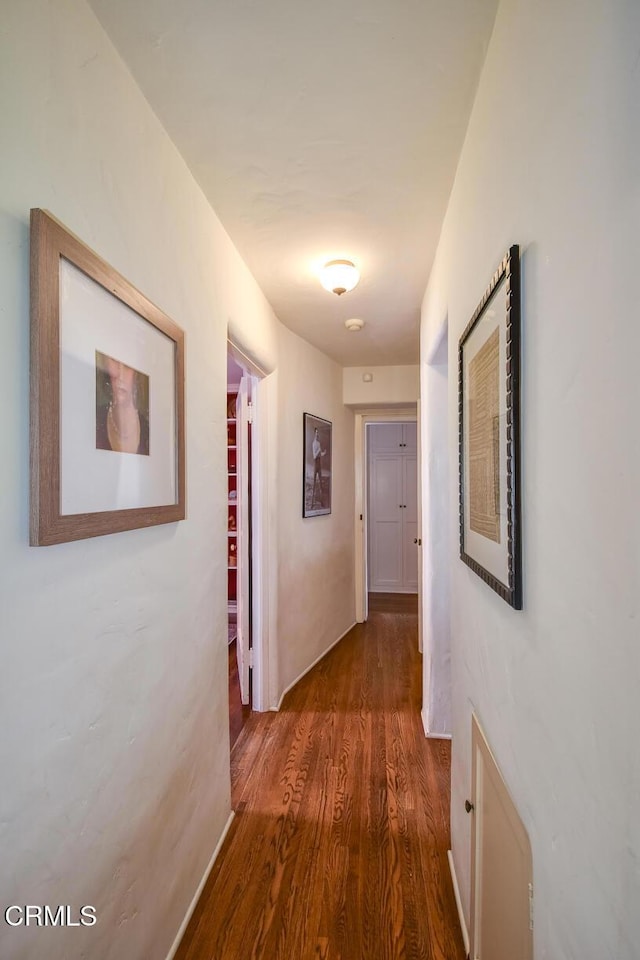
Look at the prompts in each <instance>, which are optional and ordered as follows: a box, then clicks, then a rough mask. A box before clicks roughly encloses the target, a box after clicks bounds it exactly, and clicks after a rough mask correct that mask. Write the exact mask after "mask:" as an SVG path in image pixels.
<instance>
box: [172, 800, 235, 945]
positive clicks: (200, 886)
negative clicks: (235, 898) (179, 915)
mask: <svg viewBox="0 0 640 960" xmlns="http://www.w3.org/2000/svg"><path fill="white" fill-rule="evenodd" d="M234 817H235V813H234V812H233V810H232V811H231V814H230V815H229V819H228V820H227V822H226V824H225V827H224V830H223V831H222V834H221V836H220V839H219V840H218V842H217V844H216V848H215V850H214V851H213V854H212V856H211V860H209V863H208V864H207V868H206V870H205V871H204V874H203V877H202V880H201V881H200V883H199V884H198V889H197V890H196V892H195V894H194V896H193V900H192V901H191V903H190V904H189V908H188V910H187V912H186V914H185V917H184V920H183V921H182V923H181V924H180V929H179V930H178V932H177V934H176V938H175V940H174V941H173V944H172V946H171V949H170V950H169V953H168V954H167V960H173V958H174V957H175V955H176V953H177V952H178V947H179V946H180V942H181V940H182V938H183V937H184V934H185V930H186V929H187V927H188V926H189V920H191V917H192V915H193V911H194V910H195V908H196V906H197V904H198V900H199V899H200V894H201V893H202V891H203V890H204V885H205V883H206V882H207V880H208V879H209V874H210V873H211V870H212V869H213V865H214V863H215V862H216V859H217V856H218V854H219V853H220V850H221V848H222V844H223V843H224V838H225V837H226V835H227V834H228V832H229V827H230V826H231V824H232V823H233V818H234Z"/></svg>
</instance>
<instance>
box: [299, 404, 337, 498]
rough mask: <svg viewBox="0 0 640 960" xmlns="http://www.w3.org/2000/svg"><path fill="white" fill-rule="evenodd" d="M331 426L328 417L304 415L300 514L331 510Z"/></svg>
mask: <svg viewBox="0 0 640 960" xmlns="http://www.w3.org/2000/svg"><path fill="white" fill-rule="evenodd" d="M331 430H332V424H331V422H330V421H329V420H323V419H322V418H321V417H315V416H313V414H311V413H305V414H304V415H303V464H302V477H303V484H302V516H303V517H321V516H324V515H325V514H328V513H331Z"/></svg>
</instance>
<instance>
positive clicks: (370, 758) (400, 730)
mask: <svg viewBox="0 0 640 960" xmlns="http://www.w3.org/2000/svg"><path fill="white" fill-rule="evenodd" d="M416 634H417V616H416V615H415V614H413V613H399V614H396V613H384V612H372V613H371V614H370V619H369V621H368V622H367V623H366V624H362V625H358V626H357V627H355V628H354V629H353V630H352V631H351V632H350V633H349V634H348V635H347V636H346V637H345V638H344V640H342V641H341V642H340V643H339V644H338V645H337V646H336V647H335V648H334V649H333V650H332V651H330V653H329V654H328V655H327V656H326V657H325V658H324V659H323V660H322V661H321V662H320V663H319V664H318V665H317V666H316V667H315V668H314V669H313V670H312V671H311V672H310V673H309V674H307V676H306V677H304V678H303V680H301V681H300V683H298V684H297V686H296V687H295V688H294V689H293V690H292V691H291V692H290V693H289V694H288V695H287V697H286V698H285V701H284V704H283V707H282V709H281V711H280V712H279V713H277V714H257V713H253V714H252V715H251V717H250V718H249V719H248V721H247V723H246V724H245V727H244V729H243V730H242V733H241V734H240V736H239V738H238V740H237V743H236V745H235V747H234V749H233V751H232V802H233V806H234V809H235V811H236V817H235V819H234V821H233V823H232V826H231V829H230V831H229V833H228V835H227V838H226V840H225V843H224V845H223V848H222V850H221V853H220V855H219V856H218V859H217V861H216V863H215V865H214V867H213V870H212V872H211V876H210V878H209V880H208V882H207V885H206V886H205V889H204V891H203V894H202V896H201V898H200V901H199V903H198V906H197V907H196V910H195V913H194V915H193V917H192V920H191V923H190V924H189V927H188V929H187V931H186V934H185V937H184V939H183V942H182V944H181V946H180V949H179V951H178V954H177V958H178V960H249V958H252V960H312V958H316V960H463V957H464V951H463V946H462V939H461V935H460V930H459V926H458V921H457V915H456V907H455V901H454V896H453V890H452V887H451V880H450V876H449V871H448V864H447V849H448V846H449V826H448V820H449V812H448V811H449V763H450V754H449V744H448V743H447V742H446V741H437V740H426V739H425V737H424V733H423V730H422V726H421V722H420V688H421V666H420V662H421V661H420V656H419V654H418V652H417V636H416Z"/></svg>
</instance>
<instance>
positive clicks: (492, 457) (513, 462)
mask: <svg viewBox="0 0 640 960" xmlns="http://www.w3.org/2000/svg"><path fill="white" fill-rule="evenodd" d="M458 417H459V421H458V422H459V448H460V557H461V559H462V560H463V561H464V562H465V563H466V564H467V565H468V566H469V567H471V569H472V570H473V571H474V572H475V573H477V575H478V576H479V577H481V578H482V579H483V580H484V582H485V583H487V584H488V585H489V586H490V587H491V588H492V589H493V590H495V591H496V593H498V594H499V595H500V596H501V597H502V599H503V600H505V601H506V602H507V603H508V604H510V605H511V606H512V607H514V608H515V609H516V610H520V609H521V608H522V561H521V542H520V526H521V524H520V254H519V249H518V247H517V246H512V247H511V248H510V249H509V251H508V253H507V254H506V255H505V257H504V259H503V260H502V263H501V264H500V267H499V268H498V270H497V272H496V273H495V274H494V276H493V278H492V280H491V283H490V284H489V286H488V287H487V289H486V291H485V293H484V296H483V297H482V300H481V301H480V303H479V304H478V307H477V308H476V311H475V313H474V314H473V316H472V317H471V320H470V321H469V323H468V325H467V327H466V329H465V331H464V333H463V334H462V336H461V337H460V341H459V344H458Z"/></svg>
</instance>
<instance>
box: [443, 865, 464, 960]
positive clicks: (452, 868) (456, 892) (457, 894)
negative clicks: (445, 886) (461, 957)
mask: <svg viewBox="0 0 640 960" xmlns="http://www.w3.org/2000/svg"><path fill="white" fill-rule="evenodd" d="M447 859H448V860H449V870H450V871H451V881H452V883H453V893H454V896H455V898H456V907H457V908H458V920H459V921H460V929H461V930H462V940H463V942H464V952H465V953H466V955H467V957H468V956H469V931H468V930H467V924H466V921H465V919H464V913H463V912H462V900H461V899H460V887H459V886H458V878H457V876H456V868H455V864H454V862H453V854H452V853H451V850H447Z"/></svg>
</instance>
